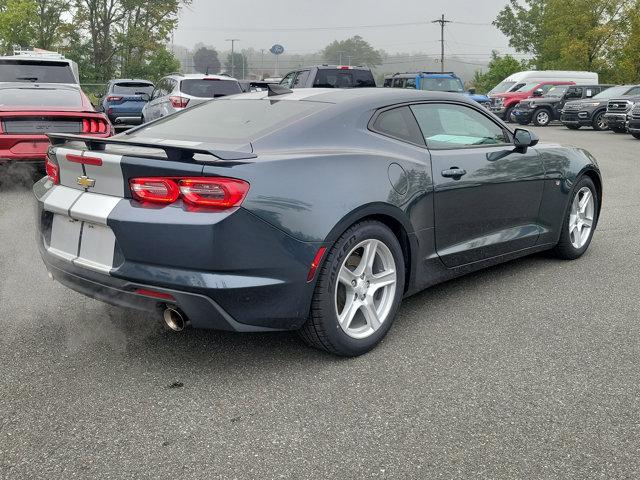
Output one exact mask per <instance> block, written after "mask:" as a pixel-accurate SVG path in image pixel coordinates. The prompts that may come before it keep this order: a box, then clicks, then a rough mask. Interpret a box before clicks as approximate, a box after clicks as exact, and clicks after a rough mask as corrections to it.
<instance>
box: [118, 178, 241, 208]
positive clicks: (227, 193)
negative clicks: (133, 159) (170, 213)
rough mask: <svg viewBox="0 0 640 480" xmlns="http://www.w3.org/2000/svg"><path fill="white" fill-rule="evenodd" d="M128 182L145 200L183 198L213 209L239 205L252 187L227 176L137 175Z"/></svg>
mask: <svg viewBox="0 0 640 480" xmlns="http://www.w3.org/2000/svg"><path fill="white" fill-rule="evenodd" d="M129 185H130V187H131V194H132V195H133V197H134V198H135V199H137V200H140V201H142V202H152V203H161V204H170V203H173V202H175V201H176V200H178V199H179V198H182V200H183V201H184V202H185V203H187V204H189V205H193V206H196V207H205V208H214V209H225V208H232V207H237V206H239V205H240V204H241V203H242V201H243V200H244V198H245V196H246V195H247V192H248V191H249V184H248V183H247V182H245V181H243V180H238V179H236V178H226V177H204V178H200V177H198V178H161V177H160V178H158V177H153V178H134V179H132V180H131V181H130V182H129Z"/></svg>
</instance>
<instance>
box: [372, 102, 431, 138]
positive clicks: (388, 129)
mask: <svg viewBox="0 0 640 480" xmlns="http://www.w3.org/2000/svg"><path fill="white" fill-rule="evenodd" d="M372 129H373V130H375V131H376V132H378V133H382V134H383V135H387V136H388V137H393V138H396V139H398V140H402V141H405V142H409V143H414V144H416V145H424V139H423V138H422V133H421V132H420V129H419V128H418V124H417V123H416V119H415V117H414V116H413V114H412V113H411V110H410V109H409V107H398V108H394V109H391V110H385V111H383V112H382V113H380V115H378V118H376V120H375V122H374V123H373V127H372Z"/></svg>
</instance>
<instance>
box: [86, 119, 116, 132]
mask: <svg viewBox="0 0 640 480" xmlns="http://www.w3.org/2000/svg"><path fill="white" fill-rule="evenodd" d="M108 130H109V126H108V125H107V122H106V121H104V120H103V119H101V118H85V119H83V120H82V133H107V131H108Z"/></svg>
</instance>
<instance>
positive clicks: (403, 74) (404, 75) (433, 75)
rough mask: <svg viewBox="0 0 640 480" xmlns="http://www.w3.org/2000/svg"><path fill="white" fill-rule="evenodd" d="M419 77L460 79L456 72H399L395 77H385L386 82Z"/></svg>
mask: <svg viewBox="0 0 640 480" xmlns="http://www.w3.org/2000/svg"><path fill="white" fill-rule="evenodd" d="M417 76H421V77H425V76H428V77H431V78H459V77H458V76H457V75H456V74H455V73H454V72H398V73H394V74H393V75H387V76H385V77H384V78H385V80H386V79H388V78H414V77H417Z"/></svg>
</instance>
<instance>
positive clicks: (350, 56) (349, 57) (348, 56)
mask: <svg viewBox="0 0 640 480" xmlns="http://www.w3.org/2000/svg"><path fill="white" fill-rule="evenodd" d="M352 57H353V55H347V58H348V59H349V66H351V58H352Z"/></svg>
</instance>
